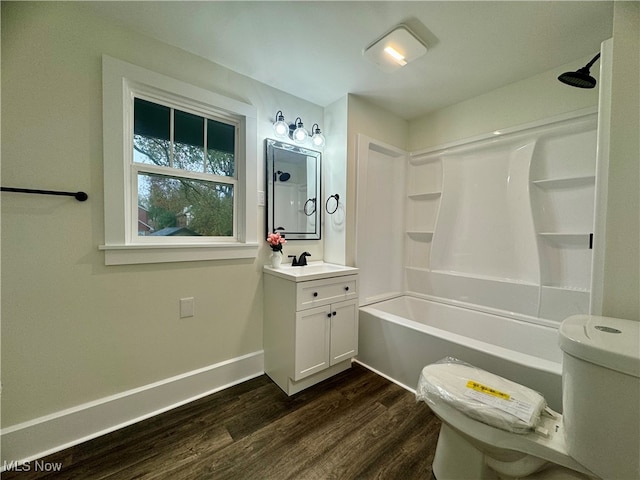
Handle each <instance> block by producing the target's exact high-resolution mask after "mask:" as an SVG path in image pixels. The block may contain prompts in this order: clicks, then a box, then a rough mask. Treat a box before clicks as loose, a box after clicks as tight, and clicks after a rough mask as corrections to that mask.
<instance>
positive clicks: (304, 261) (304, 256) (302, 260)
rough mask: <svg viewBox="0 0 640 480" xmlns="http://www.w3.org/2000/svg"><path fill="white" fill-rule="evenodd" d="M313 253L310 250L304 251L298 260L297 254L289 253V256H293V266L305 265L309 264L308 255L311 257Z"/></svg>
mask: <svg viewBox="0 0 640 480" xmlns="http://www.w3.org/2000/svg"><path fill="white" fill-rule="evenodd" d="M310 256H311V254H310V253H309V252H302V253H301V254H300V257H299V258H298V259H297V260H296V256H295V255H288V257H289V258H293V260H292V262H291V266H292V267H304V266H306V265H307V257H310Z"/></svg>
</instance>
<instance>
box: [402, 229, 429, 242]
mask: <svg viewBox="0 0 640 480" xmlns="http://www.w3.org/2000/svg"><path fill="white" fill-rule="evenodd" d="M407 235H409V236H410V237H411V238H412V239H414V240H422V241H429V240H431V237H433V230H407Z"/></svg>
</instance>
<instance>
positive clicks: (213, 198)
mask: <svg viewBox="0 0 640 480" xmlns="http://www.w3.org/2000/svg"><path fill="white" fill-rule="evenodd" d="M133 105H134V107H133V144H132V149H133V162H132V164H131V168H132V170H133V172H132V175H134V180H135V186H136V190H137V219H136V222H137V223H136V230H137V232H138V236H142V237H157V236H165V237H166V236H191V237H200V236H206V237H231V238H235V236H236V222H235V220H236V215H235V195H234V192H235V190H236V184H237V180H236V176H235V144H236V142H235V137H236V125H235V123H231V122H228V121H224V120H222V119H215V118H210V117H204V116H200V115H197V114H194V113H190V112H185V111H183V110H180V109H178V108H173V107H171V106H168V105H161V104H158V103H154V102H151V101H148V100H145V99H143V98H138V97H135V98H134V100H133Z"/></svg>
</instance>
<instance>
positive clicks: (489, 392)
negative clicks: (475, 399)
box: [467, 380, 511, 400]
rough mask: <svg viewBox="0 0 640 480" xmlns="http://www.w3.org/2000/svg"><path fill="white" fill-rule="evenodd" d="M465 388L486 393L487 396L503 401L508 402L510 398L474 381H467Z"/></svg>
mask: <svg viewBox="0 0 640 480" xmlns="http://www.w3.org/2000/svg"><path fill="white" fill-rule="evenodd" d="M467 388H471V389H472V390H476V391H477V392H482V393H486V394H487V395H493V396H494V397H498V398H502V399H504V400H509V399H510V398H511V396H510V395H509V394H508V393H504V392H501V391H500V390H496V389H495V388H491V387H487V386H486V385H483V384H481V383H479V382H476V381H474V380H469V381H468V382H467Z"/></svg>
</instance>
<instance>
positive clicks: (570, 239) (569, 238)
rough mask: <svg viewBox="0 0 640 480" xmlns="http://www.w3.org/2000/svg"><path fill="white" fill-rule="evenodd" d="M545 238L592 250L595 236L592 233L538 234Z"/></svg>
mask: <svg viewBox="0 0 640 480" xmlns="http://www.w3.org/2000/svg"><path fill="white" fill-rule="evenodd" d="M538 235H540V236H541V237H543V238H546V239H548V240H551V241H553V242H555V243H561V244H567V245H574V246H582V247H584V248H591V247H592V244H593V236H592V234H591V232H538Z"/></svg>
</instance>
